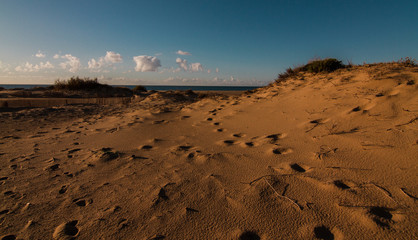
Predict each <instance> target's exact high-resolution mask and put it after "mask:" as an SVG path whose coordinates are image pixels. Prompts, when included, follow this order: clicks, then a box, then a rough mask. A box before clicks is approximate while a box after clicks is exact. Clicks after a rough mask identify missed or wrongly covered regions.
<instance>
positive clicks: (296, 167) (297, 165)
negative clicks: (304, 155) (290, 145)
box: [290, 163, 306, 173]
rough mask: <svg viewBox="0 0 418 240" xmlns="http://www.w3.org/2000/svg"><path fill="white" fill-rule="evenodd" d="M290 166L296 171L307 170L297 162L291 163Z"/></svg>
mask: <svg viewBox="0 0 418 240" xmlns="http://www.w3.org/2000/svg"><path fill="white" fill-rule="evenodd" d="M290 168H291V169H293V170H294V171H296V172H300V173H304V172H306V169H305V168H303V167H302V166H300V165H299V164H297V163H293V164H290Z"/></svg>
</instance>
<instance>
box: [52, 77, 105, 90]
mask: <svg viewBox="0 0 418 240" xmlns="http://www.w3.org/2000/svg"><path fill="white" fill-rule="evenodd" d="M103 88H111V86H109V85H107V84H101V83H99V82H98V81H97V78H92V79H91V78H79V77H72V78H70V79H68V80H56V81H55V83H54V89H56V90H70V91H77V90H97V89H103Z"/></svg>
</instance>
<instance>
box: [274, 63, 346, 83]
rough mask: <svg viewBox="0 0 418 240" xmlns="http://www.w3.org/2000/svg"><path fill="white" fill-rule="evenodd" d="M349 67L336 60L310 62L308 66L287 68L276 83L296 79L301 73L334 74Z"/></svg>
mask: <svg viewBox="0 0 418 240" xmlns="http://www.w3.org/2000/svg"><path fill="white" fill-rule="evenodd" d="M345 67H347V66H346V65H344V64H343V63H342V61H340V60H338V59H335V58H326V59H322V60H321V59H318V60H312V61H309V62H308V63H307V64H305V65H302V66H298V67H295V68H290V67H289V68H287V69H286V71H285V72H283V73H279V75H278V77H277V79H276V82H282V81H284V80H286V79H288V78H290V77H295V76H297V75H299V74H300V73H301V72H310V73H320V72H328V73H329V72H333V71H335V70H337V69H340V68H345Z"/></svg>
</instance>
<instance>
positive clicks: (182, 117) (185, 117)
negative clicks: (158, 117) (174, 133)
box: [180, 116, 190, 120]
mask: <svg viewBox="0 0 418 240" xmlns="http://www.w3.org/2000/svg"><path fill="white" fill-rule="evenodd" d="M188 118H190V116H181V117H180V119H181V120H184V119H188Z"/></svg>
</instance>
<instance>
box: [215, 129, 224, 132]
mask: <svg viewBox="0 0 418 240" xmlns="http://www.w3.org/2000/svg"><path fill="white" fill-rule="evenodd" d="M215 131H216V132H223V131H225V129H223V128H218V129H216V130H215Z"/></svg>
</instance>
